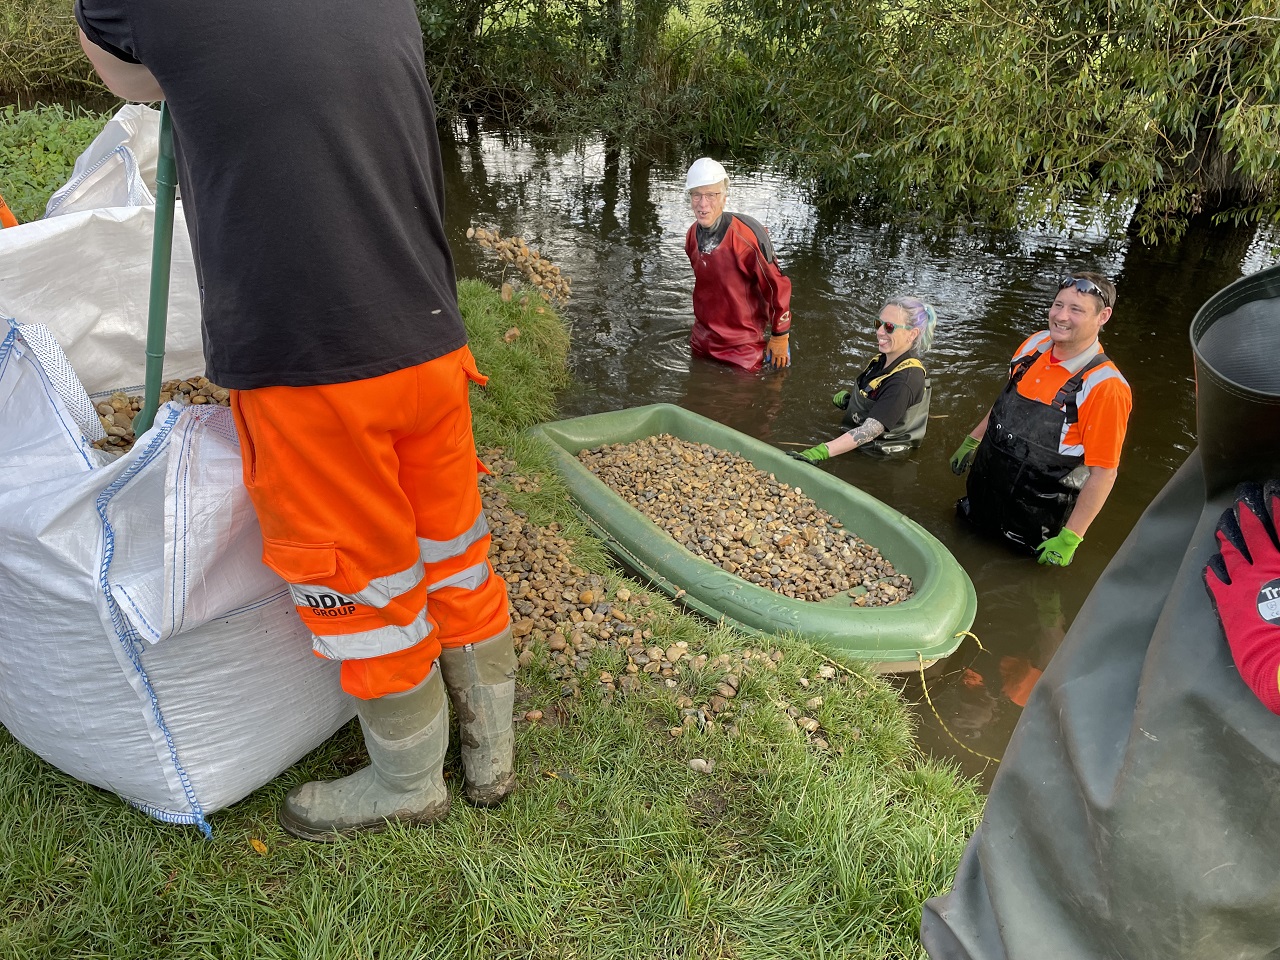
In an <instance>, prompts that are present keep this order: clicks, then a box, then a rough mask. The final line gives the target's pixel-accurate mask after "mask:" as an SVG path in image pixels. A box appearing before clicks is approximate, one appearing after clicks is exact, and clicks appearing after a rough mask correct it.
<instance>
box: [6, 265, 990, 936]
mask: <svg viewBox="0 0 1280 960" xmlns="http://www.w3.org/2000/svg"><path fill="white" fill-rule="evenodd" d="M459 294H460V300H461V302H462V305H463V309H464V314H465V316H466V319H467V323H468V328H469V331H470V334H471V344H472V350H473V352H474V353H475V355H476V357H477V360H478V362H479V365H480V368H481V369H482V370H483V371H484V372H485V373H487V374H488V375H489V376H490V377H491V381H490V385H489V387H488V388H487V389H486V390H484V391H480V390H478V389H477V390H475V391H474V392H473V399H474V406H473V409H474V411H475V419H476V433H477V437H478V438H479V440H480V443H481V445H482V446H487V445H494V444H498V445H501V446H503V447H504V449H505V451H506V456H507V457H509V458H511V459H514V460H515V462H516V464H517V470H518V472H519V474H520V475H522V476H523V477H526V478H531V479H534V480H536V481H537V483H536V484H534V485H533V486H534V489H523V488H521V489H516V487H515V485H514V484H511V483H510V479H511V478H510V475H509V474H507V475H504V476H503V477H501V478H499V480H498V483H499V485H500V486H501V485H503V484H507V486H506V487H504V488H503V489H504V492H505V493H506V495H507V496H508V498H509V500H510V502H511V505H512V506H513V507H515V508H516V509H520V510H523V511H525V512H526V513H527V515H528V517H529V520H530V521H531V522H533V523H535V524H540V525H550V524H553V523H554V524H559V525H560V530H561V533H562V534H563V535H566V536H568V537H569V538H570V539H573V540H575V541H576V543H575V546H574V550H573V562H574V563H576V564H578V565H579V566H580V567H581V568H583V569H584V570H586V571H588V572H593V573H596V574H599V575H601V576H603V577H604V578H605V579H606V580H607V581H608V583H609V584H610V585H611V589H616V588H617V587H618V586H620V585H623V584H626V585H627V586H628V588H629V589H630V590H631V591H632V593H633V594H634V595H635V597H636V598H637V599H639V598H643V599H644V601H646V602H647V604H648V606H647V608H645V609H647V610H648V617H647V619H646V622H645V625H646V626H647V627H648V628H649V629H652V630H653V633H654V640H653V642H655V643H657V644H660V645H667V644H670V643H672V642H675V641H677V640H683V641H685V642H687V643H688V644H689V647H690V655H694V654H698V653H705V654H706V655H707V656H708V657H709V658H710V660H709V662H708V664H707V666H706V667H704V668H700V669H698V668H694V667H689V668H687V669H686V670H685V671H684V673H683V674H682V676H681V677H680V680H679V686H678V687H677V689H676V690H674V691H669V690H666V689H664V688H661V687H658V686H648V685H645V686H642V687H641V688H640V689H639V690H638V691H637V692H634V693H631V694H627V695H622V694H618V695H615V696H613V697H606V696H603V695H602V694H601V693H598V692H597V691H596V689H595V688H594V687H593V685H592V684H591V683H589V682H587V681H585V680H584V683H583V684H582V693H581V695H580V696H571V697H565V696H562V690H561V684H560V681H559V680H557V679H556V678H554V677H553V676H552V672H551V670H550V667H549V664H548V662H547V659H546V657H544V656H541V655H539V656H537V657H535V659H534V660H533V662H532V663H530V664H529V666H528V667H527V668H526V669H524V670H522V671H521V674H520V677H519V689H518V710H519V711H522V712H523V711H529V710H534V709H537V710H541V711H542V712H543V719H542V720H541V721H540V722H536V723H535V722H522V723H520V724H519V725H518V728H517V744H516V758H517V772H518V775H519V778H520V788H519V789H518V790H517V791H516V793H515V794H514V795H513V796H512V797H511V798H510V799H509V800H508V802H507V803H506V804H505V805H504V806H502V807H501V808H499V809H497V810H493V811H478V810H475V809H472V808H470V807H468V806H467V805H466V804H465V803H462V802H455V804H454V808H453V811H452V812H451V814H450V815H449V817H448V818H447V819H446V820H444V821H443V822H441V823H439V824H436V825H434V826H432V827H428V828H421V829H393V830H391V831H389V832H387V833H384V834H380V835H371V836H363V837H358V838H355V839H351V840H348V841H344V842H340V843H336V844H332V845H323V844H311V843H307V842H305V841H300V840H295V839H293V838H292V837H289V836H288V835H287V834H285V833H283V832H282V830H281V829H280V828H279V827H278V825H277V823H276V819H275V810H276V807H277V805H278V804H279V802H280V800H281V798H282V797H283V795H284V793H285V792H286V791H287V790H288V789H289V788H290V787H292V786H293V785H295V784H297V783H300V782H303V781H305V780H307V779H311V778H315V777H326V778H327V777H333V776H339V775H342V774H345V773H347V772H349V771H351V770H353V769H355V768H356V767H358V766H360V765H361V764H362V763H363V762H364V759H363V751H362V747H361V741H360V735H359V731H358V728H357V727H356V726H355V724H351V725H349V726H348V727H346V728H345V729H344V730H343V731H341V732H340V733H339V734H338V735H337V736H335V737H334V738H332V739H331V740H330V741H329V742H327V743H326V744H325V745H324V746H323V747H322V748H320V749H319V750H317V751H315V752H313V753H312V754H311V755H309V756H307V757H305V758H304V759H303V760H302V761H301V762H300V763H298V764H297V765H296V766H295V767H293V768H292V769H290V770H288V771H286V772H285V773H283V774H282V775H281V776H279V777H278V778H277V779H276V780H275V781H273V782H272V783H270V784H268V785H267V786H266V787H264V788H262V789H261V790H259V791H257V792H256V793H254V794H253V795H251V796H250V797H248V798H247V799H245V800H243V801H242V802H240V803H238V804H236V805H235V806H234V807H232V808H230V809H228V810H225V811H221V812H219V813H217V814H215V815H213V816H212V818H211V822H212V826H213V838H212V839H211V840H205V839H203V838H202V837H201V835H200V834H199V832H198V831H196V830H195V829H193V828H185V827H174V826H167V825H163V824H160V823H157V822H154V821H152V820H149V819H148V818H147V817H145V816H144V815H143V814H141V813H139V812H137V811H135V810H133V809H132V808H130V807H128V806H127V805H125V804H124V803H123V802H122V801H120V800H119V799H118V798H116V797H115V796H113V795H111V794H109V793H106V792H104V791H101V790H98V789H95V788H93V787H89V786H86V785H84V784H81V783H78V782H77V781H75V780H73V779H72V778H70V777H67V776H65V775H63V774H61V773H60V772H58V771H56V770H54V769H53V768H51V767H49V766H48V765H46V764H44V763H43V762H42V761H40V760H39V759H37V758H36V757H34V756H33V755H32V754H30V753H29V752H28V751H26V750H25V749H24V748H22V747H21V746H20V745H18V744H17V743H16V742H14V741H13V740H12V739H11V738H10V737H9V736H8V735H7V734H0V956H2V957H5V958H14V960H27V958H31V960H37V958H39V960H44V958H49V960H53V958H59V960H61V958H78V960H79V958H99V957H101V958H108V957H109V958H112V960H132V958H137V960H155V958H161V957H162V958H165V960H185V958H218V960H230V958H281V960H285V958H287V960H320V958H333V960H339V958H340V960H355V958H369V960H373V958H378V960H400V958H418V957H423V958H428V957H430V958H434V957H449V958H460V960H470V958H474V960H505V958H529V960H535V958H537V960H542V958H565V960H569V958H591V960H609V958H618V960H656V958H672V960H675V958H726V960H728V958H733V960H756V958H761V960H763V958H779V960H791V958H794V960H815V958H824V957H843V958H850V957H851V958H867V960H883V958H907V957H910V958H918V957H920V956H921V955H922V952H921V948H920V946H919V942H918V938H917V930H918V926H919V918H920V905H921V903H922V901H923V900H924V899H925V898H927V897H929V896H931V895H933V894H936V893H940V892H942V891H943V890H945V889H946V888H947V887H948V885H949V884H950V881H951V878H952V876H953V874H954V871H955V868H956V865H957V863H958V860H959V856H960V852H961V850H962V847H963V843H964V840H965V838H966V837H967V836H968V835H969V833H970V832H971V831H972V829H973V827H974V825H975V823H976V818H977V816H978V814H979V810H980V798H979V797H978V796H977V794H976V793H975V791H974V789H973V787H972V785H971V784H969V783H968V782H966V781H963V780H961V779H960V778H959V777H958V776H957V775H956V774H955V772H954V770H953V769H951V768H950V767H948V766H945V765H940V764H937V763H934V762H931V761H927V760H925V759H923V758H922V757H921V755H920V753H919V751H918V749H917V747H916V745H915V744H914V741H913V739H912V730H911V721H910V719H909V717H908V714H907V713H906V711H905V709H904V708H903V706H902V704H901V703H900V701H899V700H898V698H897V697H896V695H895V694H894V692H893V691H892V689H891V688H890V687H889V686H888V685H886V684H884V683H882V682H881V681H880V680H878V679H875V678H873V677H871V676H869V675H867V674H865V673H862V672H859V671H856V670H852V669H848V668H845V667H843V666H842V667H841V668H840V669H837V670H835V671H832V670H831V669H829V668H830V666H831V664H830V663H829V662H828V661H826V660H825V659H824V658H823V657H822V656H821V655H819V654H818V653H816V652H815V651H814V650H812V649H811V648H810V647H808V646H807V645H806V644H804V643H803V642H801V641H800V640H798V639H796V638H793V637H778V638H768V639H750V640H749V639H747V638H744V637H743V636H741V635H739V634H737V633H735V632H734V631H732V630H729V629H724V628H714V627H710V626H708V625H707V624H705V623H704V622H703V621H701V620H698V619H695V618H693V617H690V616H688V615H686V614H685V613H683V612H681V611H680V610H678V609H676V608H675V607H674V606H672V605H671V604H670V603H669V602H668V601H667V600H665V599H664V598H662V597H661V596H660V595H656V594H647V593H646V592H645V590H644V588H643V586H642V585H640V584H636V583H630V582H627V581H626V580H625V579H624V577H623V576H622V574H621V573H620V572H619V571H618V570H617V569H616V568H615V567H613V566H612V565H611V564H610V562H609V561H608V559H607V558H606V556H605V554H604V552H603V550H602V548H601V545H600V544H599V543H598V542H596V541H594V540H592V539H591V538H590V537H589V536H587V535H586V534H585V533H584V532H583V528H582V525H581V523H580V522H579V521H578V519H577V518H576V517H575V516H574V515H573V513H572V512H571V509H570V507H569V505H568V501H567V498H566V497H565V496H564V491H563V488H562V487H561V486H560V485H559V484H558V483H557V481H556V479H555V478H554V477H552V476H550V475H549V474H548V473H547V470H548V463H549V461H548V454H547V451H546V450H545V449H543V448H541V447H539V446H538V445H537V444H536V443H534V442H533V441H531V440H529V439H528V438H527V437H526V436H525V435H524V434H523V433H522V431H523V430H524V429H525V428H526V427H527V426H529V425H530V424H532V423H533V422H536V421H537V420H540V419H545V418H547V417H548V416H551V415H552V406H551V401H552V398H553V397H554V394H555V390H556V389H557V387H559V386H560V385H562V384H563V382H564V357H565V354H566V351H567V349H568V337H567V334H566V332H565V327H564V325H563V323H562V322H561V320H560V319H559V318H558V317H557V316H556V315H555V314H554V313H553V312H552V311H551V310H550V309H549V308H545V307H544V308H542V312H541V313H539V312H538V309H539V304H538V303H537V302H536V301H535V303H534V304H531V305H529V306H522V305H521V304H520V303H519V297H518V296H517V298H516V299H515V300H513V301H512V302H503V301H502V299H501V298H500V296H499V295H498V293H497V292H496V291H494V290H493V289H491V288H489V287H487V286H485V285H484V284H481V283H478V282H475V281H464V282H463V283H462V284H461V285H460V290H459ZM512 327H516V328H518V329H519V331H520V335H519V336H518V337H513V338H511V339H510V340H508V339H507V337H506V336H505V334H506V333H507V331H509V330H510V329H511V328H512ZM749 654H750V656H749ZM771 654H773V655H776V656H777V657H778V659H774V657H773V656H770V655H771ZM720 657H725V658H728V660H729V661H731V662H732V663H734V664H736V665H740V666H741V672H742V682H741V687H740V690H739V693H738V696H737V697H736V698H735V699H734V701H733V712H734V714H735V724H734V725H735V726H736V735H731V733H730V730H729V726H728V724H725V723H717V724H715V725H714V726H713V727H711V728H708V729H707V730H704V731H699V730H698V729H696V728H692V729H686V730H685V731H684V732H683V734H682V735H680V736H678V737H674V736H672V735H671V733H670V732H669V731H670V729H671V728H673V727H676V726H679V725H680V721H681V714H680V711H679V707H678V705H677V702H676V700H675V697H676V695H679V694H686V695H688V696H690V697H693V698H695V699H698V698H702V697H705V696H707V695H708V694H709V693H710V692H711V691H712V690H713V689H714V687H715V685H716V683H717V682H718V679H719V677H720V676H721V675H722V674H723V670H724V663H723V662H717V658H720ZM623 658H624V655H623V654H622V653H620V652H618V651H616V650H611V649H609V648H607V647H603V648H599V649H596V650H595V651H594V652H593V653H592V666H593V667H598V668H599V669H602V670H603V669H608V670H610V671H611V672H614V673H615V674H620V673H621V672H622V670H623V669H624V668H625V662H624V660H623ZM824 668H827V669H826V671H825V672H826V673H828V674H834V675H833V676H830V677H827V676H824V675H823V671H824ZM815 696H821V697H822V698H823V702H822V703H821V705H820V706H818V705H814V706H813V707H808V706H807V704H808V703H809V702H810V701H811V699H812V698H814V697H815ZM792 705H794V706H795V707H796V708H799V707H802V706H803V707H805V709H806V710H810V711H811V712H812V715H813V716H814V717H815V719H817V720H819V721H820V723H821V725H822V736H823V737H824V738H825V740H826V741H827V744H828V746H827V747H823V746H822V745H821V744H819V743H817V742H816V741H815V740H814V739H813V738H812V737H808V736H806V735H805V734H803V733H802V732H801V731H800V730H799V729H798V728H797V727H796V725H795V724H794V723H793V722H792V720H791V719H790V718H789V716H788V714H787V712H786V711H787V709H788V707H791V706H792ZM694 758H702V759H706V760H714V761H715V766H714V768H713V769H712V771H711V772H710V773H697V772H695V771H694V770H692V769H691V768H690V766H689V761H690V760H691V759H694ZM450 771H451V773H452V774H453V776H454V778H455V779H454V782H456V777H457V759H456V755H451V757H450ZM254 841H257V842H258V843H259V844H261V845H264V847H265V852H260V851H259V849H258V848H257V846H256V845H255V843H254Z"/></svg>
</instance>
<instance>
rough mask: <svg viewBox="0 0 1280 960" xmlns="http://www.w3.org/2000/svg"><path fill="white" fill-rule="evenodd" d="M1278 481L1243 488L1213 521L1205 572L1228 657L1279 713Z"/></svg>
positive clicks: (1279, 525)
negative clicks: (1214, 539) (1214, 543)
mask: <svg viewBox="0 0 1280 960" xmlns="http://www.w3.org/2000/svg"><path fill="white" fill-rule="evenodd" d="M1278 527H1280V481H1276V480H1269V481H1267V485H1266V487H1265V488H1263V487H1260V486H1259V485H1258V484H1256V483H1251V484H1245V485H1244V486H1242V487H1241V488H1240V489H1239V490H1237V491H1236V502H1235V506H1234V507H1233V508H1231V509H1230V510H1228V511H1227V512H1226V513H1224V514H1223V515H1222V519H1221V520H1219V521H1218V531H1217V536H1218V549H1219V551H1220V552H1219V553H1216V554H1214V555H1213V556H1212V557H1210V558H1209V563H1208V565H1207V566H1206V567H1205V568H1204V584H1205V586H1206V587H1207V588H1208V590H1209V596H1210V598H1211V599H1212V600H1213V606H1214V609H1215V610H1216V611H1217V613H1218V620H1219V621H1221V623H1222V631H1223V633H1225V634H1226V635H1227V644H1228V645H1229V646H1230V647H1231V657H1232V659H1234V660H1235V662H1236V669H1238V670H1239V671H1240V677H1241V679H1243V680H1244V682H1245V683H1247V684H1248V685H1249V689H1250V690H1252V691H1253V692H1254V693H1255V694H1257V697H1258V699H1259V700H1261V701H1262V703H1263V705H1264V706H1265V707H1266V708H1267V709H1268V710H1270V711H1271V712H1272V713H1276V714H1280V542H1277V539H1276V530H1277V528H1278Z"/></svg>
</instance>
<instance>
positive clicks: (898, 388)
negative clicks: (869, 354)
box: [857, 350, 927, 433]
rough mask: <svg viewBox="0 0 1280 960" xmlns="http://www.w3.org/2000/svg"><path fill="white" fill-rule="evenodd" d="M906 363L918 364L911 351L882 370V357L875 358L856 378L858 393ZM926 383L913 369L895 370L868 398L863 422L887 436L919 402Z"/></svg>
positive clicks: (915, 356)
mask: <svg viewBox="0 0 1280 960" xmlns="http://www.w3.org/2000/svg"><path fill="white" fill-rule="evenodd" d="M908 359H913V360H918V359H920V358H919V355H918V354H917V353H916V352H915V351H914V350H908V351H907V352H906V353H904V354H903V355H902V356H900V357H898V359H897V360H895V361H894V362H893V363H892V364H890V365H889V366H888V367H886V366H885V362H884V354H883V353H882V354H880V355H878V356H877V357H876V358H875V359H874V360H873V361H871V364H870V366H868V367H867V369H866V370H864V371H863V372H862V375H861V376H860V377H858V384H857V387H858V389H859V390H863V391H865V390H866V389H867V385H868V384H869V383H871V381H872V380H874V379H875V378H876V377H879V376H881V375H882V374H884V373H885V372H886V370H889V371H891V370H897V368H898V367H899V365H901V363H902V362H903V361H904V360H908ZM926 379H927V377H926V376H925V372H924V370H922V369H920V368H919V367H914V366H913V367H909V368H907V369H906V370H898V372H897V373H895V374H893V375H892V376H890V377H887V378H886V379H885V380H884V381H882V382H881V383H880V385H879V386H878V387H876V388H875V389H874V390H872V391H870V393H869V394H868V397H869V399H870V400H871V409H870V410H869V411H867V415H866V417H865V418H864V422H865V420H866V419H875V420H878V421H880V423H881V424H882V425H883V426H884V428H885V430H886V431H887V432H890V433H891V432H892V431H893V429H894V428H895V427H897V426H898V425H899V424H900V423H902V418H903V417H904V416H906V413H907V408H908V407H910V406H911V405H912V404H913V403H918V402H919V401H920V398H921V397H923V396H924V385H925V380H926Z"/></svg>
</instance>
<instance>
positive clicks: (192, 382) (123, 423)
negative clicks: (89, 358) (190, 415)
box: [93, 377, 231, 454]
mask: <svg viewBox="0 0 1280 960" xmlns="http://www.w3.org/2000/svg"><path fill="white" fill-rule="evenodd" d="M170 400H177V401H178V402H179V403H181V404H182V405H183V406H186V405H187V404H191V403H194V404H201V403H215V404H220V405H221V406H224V407H226V406H230V405H231V393H230V391H227V390H224V389H223V388H222V387H220V386H218V385H217V384H216V383H210V382H209V381H208V380H207V379H205V378H204V377H191V378H189V379H187V380H167V381H165V382H164V383H162V384H160V405H161V406H164V404H166V403H168V402H169V401H170ZM142 404H143V398H142V397H138V396H130V395H129V394H126V393H124V392H123V391H116V392H115V393H113V394H111V396H110V397H108V398H107V399H106V400H100V401H98V403H97V411H98V419H99V420H100V421H101V422H102V429H103V430H105V431H106V432H107V435H106V437H105V438H103V439H102V440H95V441H94V444H93V445H94V446H95V447H97V448H98V449H99V450H105V451H107V452H108V453H114V454H122V453H124V452H125V451H126V450H128V449H129V448H130V447H132V446H133V444H134V441H135V440H137V437H135V436H134V432H133V420H134V417H136V416H137V415H138V413H139V412H140V411H141V410H142Z"/></svg>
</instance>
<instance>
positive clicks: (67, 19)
mask: <svg viewBox="0 0 1280 960" xmlns="http://www.w3.org/2000/svg"><path fill="white" fill-rule="evenodd" d="M78 36H79V35H78V33H77V30H76V21H75V17H74V16H72V13H71V3H70V0H5V3H4V4H3V5H0V95H4V96H8V97H15V98H16V97H20V96H24V95H25V96H31V97H34V96H39V95H41V94H44V95H49V94H67V93H100V92H101V91H102V89H103V88H102V84H101V83H100V82H99V81H98V79H97V77H96V76H95V74H94V72H93V68H92V67H91V66H90V65H89V61H88V59H86V57H85V55H84V51H82V50H81V49H80V41H79V39H78Z"/></svg>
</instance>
